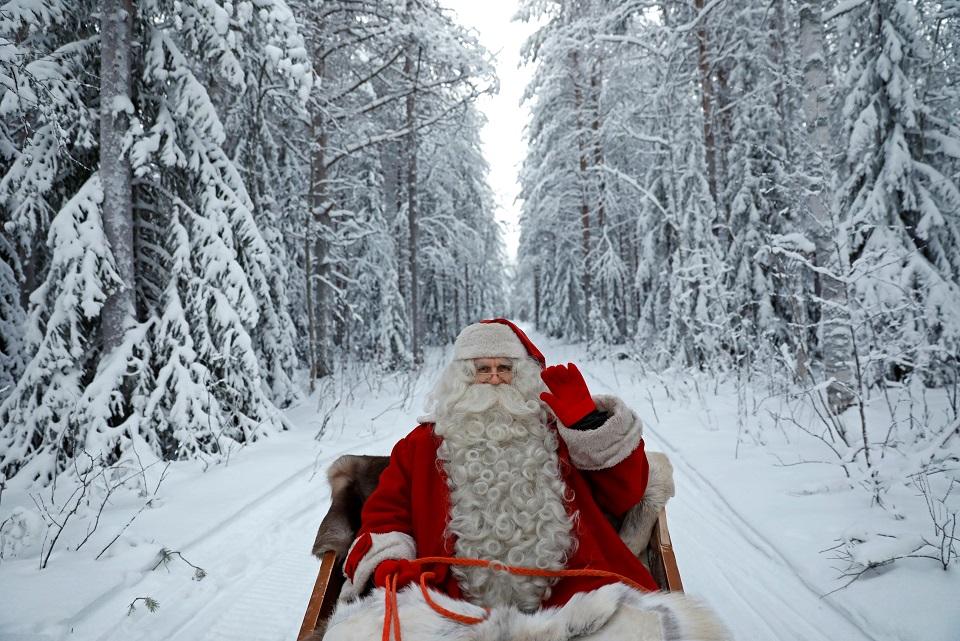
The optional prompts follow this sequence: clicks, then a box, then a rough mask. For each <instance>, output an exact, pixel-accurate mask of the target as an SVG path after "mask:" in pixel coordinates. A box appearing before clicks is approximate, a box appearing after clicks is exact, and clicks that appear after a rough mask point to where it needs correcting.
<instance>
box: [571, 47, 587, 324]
mask: <svg viewBox="0 0 960 641" xmlns="http://www.w3.org/2000/svg"><path fill="white" fill-rule="evenodd" d="M570 76H571V78H572V80H573V105H574V115H575V116H576V127H577V154H578V156H579V166H580V176H579V182H580V231H581V233H580V251H581V254H582V258H583V273H582V275H581V287H582V289H583V292H582V296H583V317H582V318H581V319H580V329H581V334H582V335H583V336H584V338H590V289H591V283H590V265H589V263H588V262H587V261H588V258H589V254H590V193H589V192H590V188H589V184H588V183H589V180H588V178H587V169H588V164H587V163H588V160H587V156H588V154H589V151H588V150H587V144H586V141H585V140H584V134H585V129H586V127H585V126H584V113H583V112H584V108H583V90H582V89H581V88H580V82H581V75H580V59H579V54H578V53H577V50H576V49H574V50H573V51H571V52H570Z"/></svg>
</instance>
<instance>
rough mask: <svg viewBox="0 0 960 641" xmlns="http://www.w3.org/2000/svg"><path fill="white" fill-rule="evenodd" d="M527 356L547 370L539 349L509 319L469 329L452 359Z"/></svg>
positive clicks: (464, 333)
mask: <svg viewBox="0 0 960 641" xmlns="http://www.w3.org/2000/svg"><path fill="white" fill-rule="evenodd" d="M524 356H529V357H530V358H532V359H533V360H535V361H536V362H537V363H538V364H539V365H540V368H541V369H543V367H544V366H546V360H545V359H544V358H543V354H541V353H540V350H539V349H537V346H536V345H534V344H533V343H532V342H531V341H530V339H529V338H527V335H526V334H524V333H523V330H521V329H520V328H519V327H517V326H516V325H514V324H513V323H511V322H510V321H508V320H507V319H506V318H490V319H487V320H482V321H480V322H479V323H474V324H473V325H467V326H466V327H464V328H463V330H462V331H461V332H460V335H459V336H457V340H456V341H454V343H453V357H454V358H455V359H457V360H466V359H472V358H523V357H524Z"/></svg>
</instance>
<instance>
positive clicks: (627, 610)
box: [324, 583, 730, 641]
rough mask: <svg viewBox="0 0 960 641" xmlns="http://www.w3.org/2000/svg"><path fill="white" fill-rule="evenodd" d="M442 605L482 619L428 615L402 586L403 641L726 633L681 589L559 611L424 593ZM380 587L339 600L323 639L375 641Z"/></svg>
mask: <svg viewBox="0 0 960 641" xmlns="http://www.w3.org/2000/svg"><path fill="white" fill-rule="evenodd" d="M430 595H431V597H432V598H433V599H434V600H435V601H436V602H438V603H439V604H440V605H441V606H443V607H445V608H447V609H449V610H453V611H454V612H458V613H460V614H464V615H467V616H474V617H484V616H486V619H485V620H484V621H483V622H481V623H478V624H476V625H465V624H462V623H458V622H456V621H452V620H451V619H448V618H446V617H444V616H443V615H441V614H438V613H437V612H435V611H434V610H433V609H432V608H431V607H430V606H429V605H427V603H426V601H424V599H423V595H422V594H421V593H420V588H419V586H408V587H407V588H405V589H404V590H401V591H400V593H399V594H398V595H397V604H398V608H399V614H400V630H401V633H402V636H403V639H404V641H439V640H443V641H509V640H515V639H523V640H524V641H571V640H573V639H577V640H578V641H614V640H615V641H626V640H629V641H727V640H729V639H730V635H729V633H728V632H727V631H726V629H725V628H724V626H723V624H722V623H721V622H720V621H719V620H718V619H717V617H716V616H715V615H714V614H713V612H711V611H710V610H709V609H708V608H707V607H705V606H704V605H703V604H701V603H700V602H698V601H697V600H695V599H693V598H691V597H688V596H686V595H684V594H680V593H664V592H647V593H643V592H637V591H635V590H633V589H631V588H630V587H628V586H626V585H623V584H620V583H615V584H611V585H605V586H603V587H601V588H598V589H597V590H594V591H592V592H585V593H581V594H577V595H574V597H573V598H572V599H570V601H569V602H567V604H566V605H564V606H563V607H561V608H550V609H546V610H540V611H538V612H534V613H532V614H527V613H524V612H521V611H519V610H517V609H516V608H513V607H500V608H494V609H492V610H491V611H490V612H489V614H486V615H485V614H484V611H483V610H482V609H481V608H479V607H477V606H475V605H472V604H470V603H467V602H465V601H457V600H455V599H451V598H449V597H447V596H446V595H443V594H440V593H438V592H434V591H432V590H431V592H430ZM383 614H384V591H383V590H382V589H379V588H378V589H375V590H374V591H373V593H372V594H370V595H369V596H367V597H365V598H363V599H360V600H357V601H352V602H349V603H344V602H341V603H340V606H339V607H338V608H337V610H336V612H334V613H333V616H332V617H331V619H330V624H329V627H328V628H327V632H326V635H325V636H324V641H357V640H359V639H379V638H380V636H381V634H382V630H383Z"/></svg>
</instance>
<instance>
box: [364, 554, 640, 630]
mask: <svg viewBox="0 0 960 641" xmlns="http://www.w3.org/2000/svg"><path fill="white" fill-rule="evenodd" d="M416 562H417V563H420V564H426V563H442V564H444V565H464V566H469V567H480V568H493V569H495V570H502V571H504V572H509V573H510V574H516V575H518V576H542V577H550V578H556V577H568V576H590V577H597V578H605V579H614V580H616V581H619V582H620V583H625V584H627V585H629V586H630V587H632V588H633V589H635V590H639V591H641V592H644V591H645V588H644V587H643V586H641V585H640V584H639V583H637V582H636V581H634V580H633V579H630V578H628V577H625V576H623V575H622V574H617V573H616V572H610V571H608V570H590V569H583V570H541V569H539V568H530V567H524V566H521V565H505V564H503V563H498V562H496V561H487V560H484V559H464V558H458V557H446V556H426V557H423V558H420V559H416ZM434 576H435V575H434V573H433V572H423V573H422V574H421V575H420V591H421V592H423V598H424V600H425V601H426V602H427V605H429V606H430V607H431V608H433V609H434V611H436V612H437V613H438V614H441V615H443V616H445V617H447V618H448V619H452V620H454V621H458V622H460V623H463V624H465V625H474V624H477V623H480V622H481V621H485V620H486V618H485V617H472V616H468V615H466V614H458V613H457V612H454V611H452V610H448V609H446V608H445V607H443V606H442V605H440V604H439V603H437V602H436V601H434V600H433V599H432V598H431V597H430V594H429V591H428V590H427V581H428V580H429V579H432V578H433V577H434ZM384 600H385V607H384V612H383V638H382V639H383V641H390V630H391V629H394V630H396V633H395V634H394V639H396V641H402V640H401V638H400V612H399V608H398V607H397V575H396V574H391V575H390V576H389V577H387V585H386V594H385V596H384ZM489 612H490V610H489V609H487V613H488V614H489Z"/></svg>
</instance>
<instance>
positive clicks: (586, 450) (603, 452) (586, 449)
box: [557, 395, 643, 470]
mask: <svg viewBox="0 0 960 641" xmlns="http://www.w3.org/2000/svg"><path fill="white" fill-rule="evenodd" d="M593 402H594V403H596V404H597V409H598V410H600V411H603V412H607V413H608V414H609V415H610V416H609V417H608V418H607V420H606V422H605V423H604V424H603V425H601V426H600V427H598V428H596V429H593V430H572V429H570V428H568V427H564V426H563V425H562V424H558V425H557V429H558V430H559V431H560V436H561V438H563V440H564V442H566V444H567V448H568V449H569V450H570V460H571V461H572V462H573V464H574V465H575V466H576V467H577V468H578V469H581V470H603V469H606V468H608V467H613V466H614V465H616V464H617V463H619V462H620V461H622V460H624V459H625V458H627V457H628V456H629V455H630V453H631V452H633V450H635V449H637V445H639V444H640V439H642V438H643V423H641V422H640V418H639V417H638V416H637V415H636V414H634V413H633V410H631V409H630V408H629V407H627V406H626V405H625V404H624V402H623V401H621V400H620V399H619V398H617V397H616V396H604V395H597V396H594V397H593Z"/></svg>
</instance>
